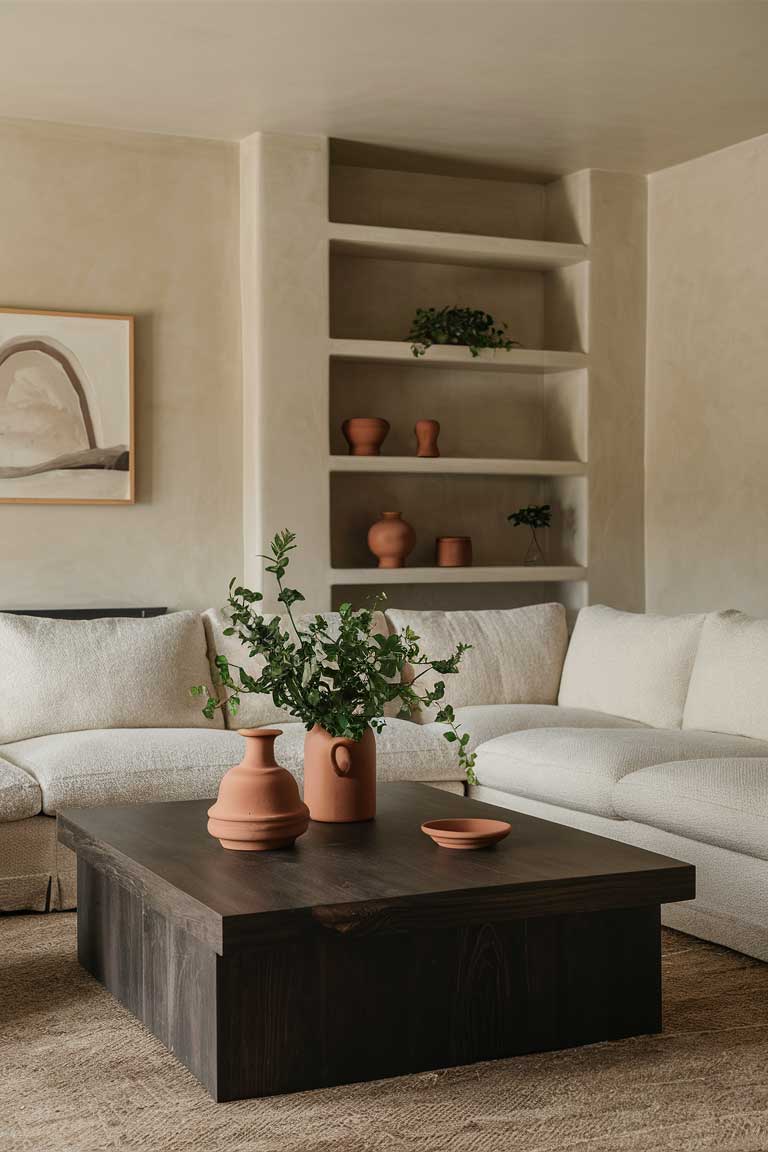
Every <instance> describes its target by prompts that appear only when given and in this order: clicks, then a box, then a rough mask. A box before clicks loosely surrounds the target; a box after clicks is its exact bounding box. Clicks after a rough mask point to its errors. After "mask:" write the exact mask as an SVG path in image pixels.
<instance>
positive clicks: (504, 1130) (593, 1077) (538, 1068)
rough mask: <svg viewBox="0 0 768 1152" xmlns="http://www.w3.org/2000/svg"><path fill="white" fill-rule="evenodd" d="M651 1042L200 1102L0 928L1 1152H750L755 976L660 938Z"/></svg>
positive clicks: (764, 976) (766, 1013)
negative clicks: (657, 1028) (657, 1006)
mask: <svg viewBox="0 0 768 1152" xmlns="http://www.w3.org/2000/svg"><path fill="white" fill-rule="evenodd" d="M664 992H665V1024H664V1032H663V1034H662V1035H660V1036H653V1037H640V1038H637V1039H633V1040H626V1041H621V1042H619V1043H613V1044H596V1045H592V1046H590V1047H588V1048H580V1049H574V1050H571V1051H565V1052H552V1053H547V1054H545V1055H537V1056H523V1057H518V1058H516V1059H513V1060H502V1061H498V1062H494V1063H486V1064H476V1065H472V1066H471V1067H466V1068H454V1069H450V1070H447V1071H444V1072H437V1073H422V1074H421V1075H417V1076H404V1077H401V1078H399V1079H396V1080H383V1081H377V1082H376V1083H372V1084H355V1085H351V1086H346V1087H341V1088H332V1089H327V1090H324V1091H320V1092H306V1093H299V1094H296V1095H293V1096H282V1097H273V1098H271V1099H267V1100H244V1101H239V1102H237V1103H234V1104H214V1103H213V1101H212V1100H211V1099H210V1098H209V1097H208V1096H207V1095H206V1093H205V1092H204V1090H203V1089H202V1088H201V1087H200V1086H199V1085H198V1084H197V1082H196V1081H195V1080H194V1079H193V1077H192V1076H191V1075H190V1073H188V1072H187V1071H186V1069H184V1068H183V1067H182V1066H181V1065H180V1064H179V1063H178V1062H177V1061H176V1060H175V1059H174V1057H173V1056H172V1055H170V1053H168V1052H167V1051H166V1050H165V1048H164V1047H163V1046H162V1044H160V1042H159V1041H158V1040H156V1039H155V1038H154V1037H153V1036H151V1035H150V1034H149V1033H148V1032H147V1031H145V1029H144V1028H143V1026H142V1025H141V1024H140V1023H139V1022H138V1021H137V1020H135V1019H134V1018H133V1017H132V1016H131V1015H130V1014H129V1013H128V1012H127V1011H126V1010H125V1009H123V1008H121V1007H120V1005H119V1004H118V1003H117V1002H116V1001H115V1000H113V999H112V997H111V996H110V995H109V994H108V993H107V992H106V991H105V990H104V989H103V988H101V987H100V985H99V984H97V983H96V981H94V980H93V979H91V977H90V976H88V975H87V974H86V973H85V972H84V971H83V970H82V969H81V968H80V967H79V966H78V963H77V959H76V956H75V917H74V915H73V914H71V913H67V914H50V915H47V916H9V917H4V918H0V1148H1V1149H2V1152H46V1150H48V1149H56V1150H57V1152H58V1150H66V1152H105V1150H107V1149H145V1150H146V1149H152V1150H154V1149H158V1152H160V1150H162V1152H180V1150H182V1149H200V1150H205V1152H214V1150H218V1149H221V1150H226V1152H244V1150H245V1149H248V1150H254V1152H267V1150H269V1152H272V1150H275V1152H278V1150H279V1152H304V1150H305V1149H318V1150H322V1152H330V1150H336V1149H338V1150H343V1152H374V1150H375V1152H378V1150H382V1152H383V1150H385V1149H386V1150H387V1152H401V1150H402V1152H421V1150H423V1152H450V1150H453V1149H456V1150H459V1152H481V1150H482V1152H485V1150H486V1149H488V1150H496V1149H499V1150H509V1152H534V1150H536V1152H553V1150H556V1152H565V1150H570V1149H574V1150H577V1152H598V1150H599V1152H628V1150H630V1149H632V1150H633V1152H634V1150H636V1149H642V1150H643V1152H650V1150H651V1149H653V1150H654V1152H657V1150H658V1152H678V1150H679V1152H683V1150H685V1152H688V1150H690V1149H718V1150H723V1149H739V1150H742V1152H768V965H765V964H761V963H760V962H759V961H757V960H750V959H748V958H746V957H744V956H740V955H737V954H736V953H733V952H728V951H726V950H725V949H723V948H718V947H715V946H714V945H711V944H705V943H702V942H701V941H699V940H693V939H691V938H690V937H686V936H681V935H679V934H676V933H672V932H666V933H665V938H664Z"/></svg>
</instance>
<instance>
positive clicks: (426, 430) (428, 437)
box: [414, 420, 440, 456]
mask: <svg viewBox="0 0 768 1152" xmlns="http://www.w3.org/2000/svg"><path fill="white" fill-rule="evenodd" d="M414 431H415V432H416V455H417V456H439V455H440V449H439V448H438V446H437V438H438V436H439V435H440V424H439V422H438V421H437V420H417V421H416V426H415V429H414Z"/></svg>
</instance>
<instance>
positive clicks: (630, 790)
mask: <svg viewBox="0 0 768 1152" xmlns="http://www.w3.org/2000/svg"><path fill="white" fill-rule="evenodd" d="M613 802H614V805H615V807H616V811H617V812H618V813H619V815H621V816H623V817H625V819H627V820H635V821H637V822H638V823H640V824H650V826H651V827H652V828H661V829H662V830H663V831H665V832H673V833H676V834H677V835H678V836H687V837H689V838H690V839H691V840H699V841H703V842H704V843H705V844H715V845H717V846H718V847H720V848H729V849H730V850H731V851H733V852H743V853H745V854H746V855H748V856H757V857H758V858H759V859H761V860H768V758H763V757H759V756H754V757H749V758H742V757H734V758H729V759H715V760H688V761H685V762H684V763H675V764H657V765H655V766H654V767H652V768H643V769H641V770H640V771H639V772H632V773H630V775H629V776H625V777H624V778H623V779H622V780H620V781H619V782H618V784H617V785H616V787H615V788H614V793H613Z"/></svg>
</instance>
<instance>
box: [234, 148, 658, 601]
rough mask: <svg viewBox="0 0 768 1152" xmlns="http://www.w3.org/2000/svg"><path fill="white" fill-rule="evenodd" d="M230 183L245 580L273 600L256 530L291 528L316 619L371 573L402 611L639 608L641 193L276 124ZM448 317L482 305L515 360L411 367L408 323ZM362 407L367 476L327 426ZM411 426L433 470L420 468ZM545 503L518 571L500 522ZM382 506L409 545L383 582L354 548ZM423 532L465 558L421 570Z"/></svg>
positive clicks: (446, 357)
mask: <svg viewBox="0 0 768 1152" xmlns="http://www.w3.org/2000/svg"><path fill="white" fill-rule="evenodd" d="M509 160H510V164H512V162H513V160H514V155H513V154H512V153H510V157H509ZM240 168H241V181H242V189H243V196H242V198H241V200H242V203H241V209H242V216H243V225H244V226H243V229H242V238H243V243H242V246H241V253H240V262H241V277H242V285H243V342H244V355H243V377H244V410H243V424H244V429H245V435H244V438H243V457H244V474H245V477H246V481H245V485H244V493H243V495H244V500H243V526H244V550H243V551H244V557H243V564H244V573H243V575H244V578H245V580H246V582H249V583H250V584H251V586H252V587H255V588H260V589H262V590H263V591H264V593H265V596H266V599H265V607H266V608H267V609H268V610H272V609H273V608H275V609H276V608H277V607H278V604H277V602H276V600H275V597H274V596H273V595H272V592H271V583H270V582H269V581H268V580H264V576H263V571H262V561H261V559H260V556H261V553H262V552H263V550H264V539H263V537H264V533H265V531H266V532H269V531H274V530H275V529H277V528H280V527H283V526H285V525H287V526H288V527H289V528H291V529H292V530H293V531H295V532H296V533H297V535H298V540H299V543H300V548H299V549H298V550H297V552H296V554H295V557H294V559H293V564H294V567H293V568H292V571H293V573H294V576H293V582H294V584H295V586H296V587H300V588H301V589H302V592H303V593H304V594H305V596H306V597H307V606H308V608H309V609H310V610H313V611H314V610H318V611H320V610H323V609H324V608H328V607H330V606H331V605H332V604H333V605H338V604H339V603H342V602H344V601H345V600H349V601H350V602H352V603H364V602H367V601H368V599H369V598H370V595H371V593H372V592H375V590H376V587H377V586H380V585H381V584H382V583H383V582H384V581H385V580H386V582H387V585H388V586H387V589H386V591H387V594H388V597H389V602H390V604H392V605H394V606H398V607H403V608H409V607H410V608H419V609H429V608H446V609H458V608H461V609H465V608H467V609H469V608H483V607H486V608H491V607H493V608H505V607H508V608H513V607H517V606H518V605H523V604H536V603H545V602H547V601H550V600H558V601H560V602H562V603H563V604H565V605H566V607H567V608H569V609H570V610H574V609H575V608H578V607H579V606H580V605H582V604H585V603H588V602H590V601H598V602H602V603H606V604H612V605H613V606H614V607H616V608H623V609H627V610H630V611H642V609H643V591H644V540H643V529H642V525H643V518H642V511H643V448H644V444H643V419H642V414H643V405H644V383H645V381H644V350H645V330H644V317H645V305H646V296H647V293H646V275H645V267H646V260H645V255H646V247H647V245H646V200H647V188H646V180H645V178H644V177H642V176H632V175H630V174H627V173H616V172H605V171H600V170H583V171H579V172H574V173H569V174H564V175H558V176H553V177H552V178H546V177H542V178H541V179H532V178H528V179H524V178H521V176H520V174H519V173H515V172H513V171H512V170H509V171H505V170H504V168H502V167H498V166H496V167H494V168H489V167H485V166H482V165H477V164H474V163H472V162H470V161H469V160H467V159H466V158H465V159H464V160H462V161H459V160H453V159H449V158H447V157H438V156H434V155H431V156H428V155H424V156H421V157H419V156H417V155H416V154H414V153H407V154H406V153H404V152H400V151H393V150H390V149H386V148H379V147H373V146H371V145H367V144H364V143H362V142H359V141H357V142H356V141H338V140H330V141H329V140H327V139H326V138H325V137H319V136H307V135H302V136H290V135H284V134H279V135H278V134H271V133H263V134H258V133H257V134H255V135H254V136H252V137H249V138H248V139H247V140H246V141H244V142H243V143H242V145H241V149H240ZM275 285H277V287H278V290H277V291H276V290H275ZM296 286H299V287H300V290H296V291H294V290H293V289H295V288H296ZM286 292H288V294H289V295H290V298H291V307H290V309H286V307H285V298H286ZM445 307H447V308H450V307H457V308H468V309H478V310H482V311H483V312H486V313H490V314H491V315H492V316H493V317H494V319H495V323H496V324H497V325H504V326H505V331H506V335H507V336H508V337H509V339H510V340H511V341H514V342H515V346H514V347H513V348H512V349H510V350H509V351H506V350H484V351H482V352H481V354H480V355H479V356H478V357H472V356H471V355H470V353H469V349H468V348H462V347H455V346H445V345H441V346H433V347H431V348H430V349H429V351H428V352H427V353H426V355H424V356H423V357H419V358H415V357H413V355H412V353H411V348H410V341H409V338H408V337H409V332H410V330H411V326H412V323H413V320H414V315H415V313H416V310H417V309H420V308H425V309H426V308H435V309H440V308H445ZM365 416H377V417H381V418H383V419H384V420H386V421H388V423H389V425H390V429H389V433H388V435H387V437H386V439H385V441H384V443H383V446H382V451H383V453H384V455H383V456H382V457H380V458H373V459H368V460H362V461H361V460H360V459H359V458H351V457H349V456H348V445H347V443H346V440H345V438H344V435H343V431H342V427H343V424H344V421H345V420H347V419H349V418H351V417H365ZM423 419H433V420H437V421H439V423H440V436H439V449H440V453H441V456H440V457H439V458H438V459H435V460H419V459H418V458H416V456H415V453H416V437H415V435H414V426H415V424H416V422H417V421H419V420H423ZM547 503H548V504H550V505H551V507H552V523H551V526H550V528H548V529H545V530H544V540H543V542H542V543H543V546H544V550H545V555H546V563H547V567H546V568H541V567H539V568H530V569H528V568H526V567H525V566H524V559H525V556H526V554H527V536H526V532H525V530H524V529H523V528H514V527H513V526H512V524H511V523H509V520H508V517H509V514H510V513H512V512H514V511H515V510H516V509H519V508H521V507H525V506H528V505H530V504H547ZM393 510H394V511H398V512H400V514H401V515H402V517H403V518H404V519H405V520H407V521H408V522H409V523H410V524H411V525H412V526H413V529H414V533H415V537H416V543H415V546H414V549H413V551H412V552H411V554H410V555H409V557H408V561H407V564H408V566H407V567H406V568H405V569H403V570H402V571H398V572H397V573H396V574H394V575H387V576H384V575H383V574H382V573H380V572H378V570H377V569H376V568H375V567H374V563H375V561H374V557H373V556H372V555H371V553H370V552H369V550H368V547H367V535H368V531H369V529H370V526H371V524H373V523H374V522H375V521H376V520H378V519H379V517H380V515H381V513H382V512H383V511H393ZM590 529H592V530H590ZM439 536H471V538H472V550H473V558H474V567H473V568H471V569H459V570H448V569H438V568H435V567H433V565H434V562H435V555H436V551H435V538H436V537H439Z"/></svg>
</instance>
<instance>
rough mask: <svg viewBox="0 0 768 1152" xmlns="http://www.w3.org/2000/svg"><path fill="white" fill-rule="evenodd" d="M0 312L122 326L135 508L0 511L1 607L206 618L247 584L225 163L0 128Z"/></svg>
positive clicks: (232, 193)
mask: <svg viewBox="0 0 768 1152" xmlns="http://www.w3.org/2000/svg"><path fill="white" fill-rule="evenodd" d="M0 169H1V170H2V173H3V175H2V180H0V304H2V305H5V306H10V307H18V308H25V307H29V308H46V309H47V308H50V309H61V310H68V311H82V312H127V313H134V314H135V315H136V318H137V323H136V402H137V407H136V416H137V420H136V449H137V451H136V459H137V503H136V505H134V506H133V507H67V506H50V505H49V506H46V505H24V504H7V505H0V533H1V535H2V541H3V546H2V548H0V607H22V608H23V607H30V608H31V607H51V606H83V605H95V606H102V607H105V606H126V605H141V604H165V605H169V606H171V607H175V608H176V607H203V606H205V605H208V604H210V603H212V602H214V601H217V600H220V599H221V598H222V594H223V593H224V592H225V590H226V587H227V581H228V580H229V578H230V576H232V575H235V574H240V572H241V569H242V526H241V432H240V423H241V421H240V412H241V396H240V388H241V382H240V321H239V315H240V302H239V281H238V262H239V251H238V243H239V240H238V202H239V192H238V152H237V148H236V146H234V145H229V144H218V143H216V144H214V143H208V142H201V141H190V140H182V139H177V138H170V137H162V136H145V135H134V134H132V133H108V132H103V131H98V130H86V129H71V128H63V127H59V126H48V125H35V124H29V123H27V124H19V123H8V122H6V123H0Z"/></svg>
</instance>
